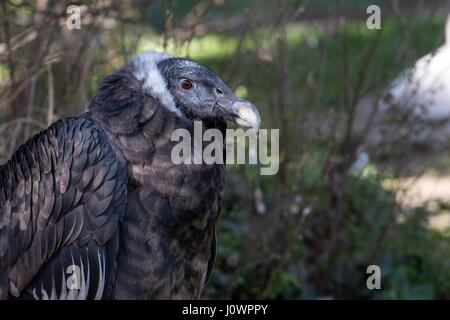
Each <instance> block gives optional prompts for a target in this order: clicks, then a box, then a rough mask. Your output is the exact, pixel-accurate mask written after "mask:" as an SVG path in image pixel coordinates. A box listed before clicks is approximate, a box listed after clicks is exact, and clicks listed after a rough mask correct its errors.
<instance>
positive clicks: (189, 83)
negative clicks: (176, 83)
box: [180, 79, 192, 90]
mask: <svg viewBox="0 0 450 320" xmlns="http://www.w3.org/2000/svg"><path fill="white" fill-rule="evenodd" d="M180 86H181V88H183V89H184V90H191V89H192V81H191V80H189V79H183V80H181V83H180Z"/></svg>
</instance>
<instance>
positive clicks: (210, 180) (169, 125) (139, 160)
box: [93, 106, 225, 232]
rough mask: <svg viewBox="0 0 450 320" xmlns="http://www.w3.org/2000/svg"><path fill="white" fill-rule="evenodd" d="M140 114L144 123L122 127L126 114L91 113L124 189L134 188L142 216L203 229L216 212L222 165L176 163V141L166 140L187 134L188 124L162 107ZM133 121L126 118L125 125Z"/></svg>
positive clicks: (179, 228) (178, 227)
mask: <svg viewBox="0 0 450 320" xmlns="http://www.w3.org/2000/svg"><path fill="white" fill-rule="evenodd" d="M142 108H145V106H144V107H142ZM141 112H144V113H145V116H140V117H138V118H139V119H142V118H147V119H146V121H145V122H141V123H139V124H138V125H136V126H135V128H125V129H124V128H122V126H123V125H122V122H123V121H124V119H125V118H126V117H125V116H120V115H119V116H117V117H115V118H112V117H111V116H109V117H103V118H102V117H98V116H97V117H96V115H95V114H94V115H93V118H94V119H95V118H97V119H95V120H97V121H99V122H100V123H101V124H102V127H103V128H105V129H104V130H105V132H106V135H107V136H108V138H109V140H110V141H111V144H112V145H113V149H114V151H115V152H116V154H117V156H118V158H119V160H120V161H121V162H122V163H123V164H124V166H125V167H126V168H127V172H128V177H129V179H128V181H129V182H128V183H129V188H131V189H134V190H137V192H138V195H137V196H138V198H139V202H140V204H141V206H142V208H143V209H144V211H145V212H146V213H147V214H149V215H151V216H155V219H159V220H161V223H162V224H165V225H167V226H169V227H170V228H173V229H174V230H177V232H184V231H183V230H184V229H185V228H187V227H188V228H189V229H192V227H193V228H195V229H199V230H201V229H205V228H206V227H207V225H208V224H209V223H211V222H215V221H216V219H217V217H218V214H219V210H220V208H219V206H220V201H221V198H222V191H223V187H224V174H225V171H224V165H220V164H212V165H206V164H200V165H195V164H181V165H177V164H175V163H174V162H173V161H172V159H171V152H172V149H173V147H174V146H175V144H177V143H178V141H171V134H172V132H173V131H174V130H175V129H176V128H184V129H186V130H188V131H189V132H191V133H192V132H193V126H192V124H191V123H190V122H188V121H187V120H186V119H183V118H179V117H177V116H176V115H174V114H172V113H171V112H170V111H167V110H165V109H164V108H162V107H159V108H155V109H153V110H145V109H141ZM132 121H133V120H132V119H131V120H130V119H128V123H132ZM156 213H157V214H156ZM185 231H186V232H187V230H185Z"/></svg>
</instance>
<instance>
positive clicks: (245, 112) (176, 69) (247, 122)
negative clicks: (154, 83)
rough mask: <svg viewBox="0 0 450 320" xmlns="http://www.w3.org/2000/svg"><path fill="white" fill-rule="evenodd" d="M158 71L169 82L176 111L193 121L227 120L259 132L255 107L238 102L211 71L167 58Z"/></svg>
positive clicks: (177, 59) (178, 59)
mask: <svg viewBox="0 0 450 320" xmlns="http://www.w3.org/2000/svg"><path fill="white" fill-rule="evenodd" d="M157 67H158V69H159V71H160V73H161V75H162V77H163V78H164V79H165V80H166V82H167V89H168V90H169V91H170V93H171V95H172V97H173V100H174V102H175V105H176V108H177V109H178V110H180V112H181V113H182V114H183V115H184V116H185V117H186V118H188V119H191V120H214V119H219V120H225V121H232V122H234V123H237V124H239V125H242V126H244V127H252V128H254V129H258V128H259V125H260V121H261V120H260V116H259V113H258V110H257V109H256V108H255V106H254V105H253V104H251V103H250V102H248V101H246V100H242V99H239V98H238V97H237V96H236V95H235V94H234V92H233V91H231V90H230V89H229V88H228V86H227V85H226V84H225V83H224V82H223V81H222V79H220V77H219V76H218V75H217V74H215V73H214V72H213V71H212V70H211V69H209V68H208V67H205V66H203V65H201V64H199V63H197V62H195V61H191V60H188V59H181V58H168V59H164V60H162V61H160V62H159V63H158V64H157Z"/></svg>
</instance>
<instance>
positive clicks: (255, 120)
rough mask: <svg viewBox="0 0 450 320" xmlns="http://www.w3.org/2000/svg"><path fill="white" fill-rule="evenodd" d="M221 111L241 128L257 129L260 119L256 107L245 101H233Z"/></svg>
mask: <svg viewBox="0 0 450 320" xmlns="http://www.w3.org/2000/svg"><path fill="white" fill-rule="evenodd" d="M223 110H224V111H225V112H226V113H227V114H228V115H229V116H230V117H231V119H229V120H231V121H233V122H234V123H236V124H238V125H240V126H243V127H251V128H253V129H255V130H258V129H259V126H260V124H261V118H260V116H259V112H258V110H257V109H256V107H255V106H254V105H253V104H251V103H250V102H248V101H246V100H240V99H239V100H235V101H233V102H232V103H231V104H229V105H228V106H226V107H225V108H223Z"/></svg>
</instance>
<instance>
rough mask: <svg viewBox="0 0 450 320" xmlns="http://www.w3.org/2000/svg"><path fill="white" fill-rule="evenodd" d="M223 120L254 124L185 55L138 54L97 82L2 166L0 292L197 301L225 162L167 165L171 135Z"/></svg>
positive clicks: (209, 257)
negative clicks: (77, 110) (82, 108)
mask: <svg viewBox="0 0 450 320" xmlns="http://www.w3.org/2000/svg"><path fill="white" fill-rule="evenodd" d="M180 78H182V79H188V80H183V81H191V83H193V84H194V87H193V89H189V90H184V91H183V90H182V89H181V88H180V87H179V86H178V83H179V81H180ZM219 87H220V88H219ZM239 108H248V110H250V111H251V112H252V117H250V118H248V114H249V113H246V116H245V117H244V116H240V112H239ZM248 110H247V111H248ZM233 119H234V121H236V119H240V120H239V121H241V122H242V121H247V123H248V124H250V125H254V124H256V125H259V115H258V114H257V111H256V109H255V108H254V107H253V106H252V105H251V104H250V103H247V102H245V101H243V100H239V99H238V98H237V97H236V96H235V95H234V94H233V93H232V92H231V90H229V89H228V88H227V87H226V86H225V84H223V82H222V81H221V80H220V78H219V77H218V76H217V75H215V74H214V73H213V72H212V71H211V70H209V69H208V68H206V67H204V66H201V65H199V64H197V63H195V62H192V61H189V60H184V59H178V58H173V57H169V56H167V55H165V54H158V53H155V52H147V53H144V54H142V55H140V56H138V57H137V58H136V59H135V60H133V61H132V62H130V63H128V64H127V65H125V66H124V68H122V69H121V70H119V71H117V72H115V73H114V74H112V75H110V76H109V77H107V78H106V79H105V80H104V81H103V82H102V83H101V84H100V87H99V92H98V94H97V95H96V97H95V98H94V99H93V100H92V102H91V104H90V106H89V111H88V112H86V113H83V114H81V115H78V116H75V117H71V118H67V119H65V120H59V121H57V122H56V123H54V124H52V125H51V126H50V127H49V128H48V129H47V130H45V131H43V132H41V133H39V134H37V135H36V136H34V137H33V138H31V139H30V140H29V141H27V142H26V143H24V144H23V145H22V146H21V147H20V148H19V149H18V150H17V151H16V153H15V154H14V155H13V156H12V158H11V159H10V161H9V162H7V163H6V164H5V165H4V166H2V167H0V298H1V299H7V298H35V299H68V298H69V299H151V298H159V299H169V298H175V299H186V298H190V299H192V298H200V295H201V293H202V291H203V289H204V286H205V285H206V283H207V281H208V278H209V277H210V275H211V271H212V268H213V265H214V259H215V245H216V237H215V223H216V221H217V219H218V216H219V212H220V203H221V199H222V194H223V188H224V182H225V180H224V179H225V169H224V165H223V164H209V165H207V164H205V163H202V164H180V165H176V164H174V163H173V161H172V160H171V150H172V148H173V146H174V145H175V144H176V142H173V141H171V133H172V132H173V130H175V129H177V128H185V129H186V130H188V131H189V132H193V121H194V120H201V121H202V126H203V128H204V129H207V128H217V129H219V130H221V131H222V132H224V130H225V129H226V122H225V120H233ZM72 265H75V266H79V267H80V270H81V274H80V277H79V279H80V283H81V287H78V288H76V289H71V288H69V286H67V282H68V280H69V278H70V276H71V275H72V273H71V272H72V271H73V270H68V268H70V267H71V266H72ZM77 279H78V278H77Z"/></svg>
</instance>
